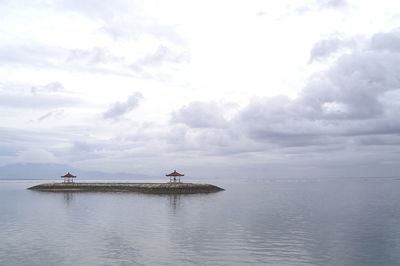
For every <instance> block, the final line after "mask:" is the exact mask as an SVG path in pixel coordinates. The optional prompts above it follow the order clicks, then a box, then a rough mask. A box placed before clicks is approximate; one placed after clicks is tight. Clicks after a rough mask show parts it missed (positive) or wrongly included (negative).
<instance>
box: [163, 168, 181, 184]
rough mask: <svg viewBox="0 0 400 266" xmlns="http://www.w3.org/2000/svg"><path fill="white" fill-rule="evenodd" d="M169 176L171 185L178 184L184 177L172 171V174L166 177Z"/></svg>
mask: <svg viewBox="0 0 400 266" xmlns="http://www.w3.org/2000/svg"><path fill="white" fill-rule="evenodd" d="M166 176H169V182H173V183H176V182H178V183H180V182H181V176H185V175H183V174H180V173H178V172H177V171H176V170H174V171H173V172H172V173H170V174H168V175H166Z"/></svg>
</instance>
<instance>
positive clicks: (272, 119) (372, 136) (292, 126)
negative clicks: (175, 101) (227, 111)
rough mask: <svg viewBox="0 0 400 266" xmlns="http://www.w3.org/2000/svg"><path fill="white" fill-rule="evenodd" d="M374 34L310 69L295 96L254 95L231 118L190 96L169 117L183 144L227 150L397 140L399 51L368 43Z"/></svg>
mask: <svg viewBox="0 0 400 266" xmlns="http://www.w3.org/2000/svg"><path fill="white" fill-rule="evenodd" d="M387 34H388V35H393V36H385V37H384V38H382V39H385V40H393V39H394V41H393V42H394V43H396V41H397V40H396V38H392V37H394V36H397V34H398V32H397V31H394V32H391V33H387ZM376 38H381V36H380V35H375V36H373V37H372V38H371V39H370V40H365V42H364V45H363V46H360V47H358V48H357V49H354V50H353V51H352V52H351V53H349V54H343V55H341V56H340V57H339V58H338V59H337V60H336V61H335V62H334V63H333V64H332V66H331V67H330V68H329V69H327V70H325V71H322V72H320V73H317V74H316V75H314V76H313V77H312V78H311V79H310V80H309V82H308V83H307V84H306V86H305V87H304V88H303V89H302V91H301V93H300V94H299V96H298V97H297V98H295V99H291V98H288V97H286V96H275V97H269V98H255V99H253V100H252V101H251V102H250V103H249V104H248V105H247V106H246V107H245V108H243V109H241V110H239V112H238V113H237V114H236V115H235V116H234V117H233V119H230V120H226V119H224V116H223V113H224V112H223V110H224V107H223V106H222V105H221V104H218V103H201V102H194V103H191V104H189V105H187V106H185V107H182V108H181V109H180V110H178V111H177V112H175V113H173V115H172V121H173V122H177V123H182V124H185V125H186V126H187V127H188V129H187V131H186V132H185V134H184V138H183V141H184V142H186V148H188V147H197V148H198V149H201V147H208V145H210V146H214V147H215V148H216V149H218V150H220V151H224V152H228V153H232V152H234V150H236V151H242V152H243V151H246V150H247V149H246V146H247V147H250V148H251V149H253V150H257V148H255V147H257V146H258V149H261V150H264V151H265V150H268V149H276V148H278V147H281V148H290V147H296V149H297V150H298V151H301V152H306V150H307V151H308V152H310V149H311V148H310V147H321V148H319V150H318V152H322V151H323V150H334V149H337V150H340V149H344V148H345V147H347V146H353V147H354V146H355V147H361V146H362V145H366V146H371V145H369V143H375V144H376V145H379V143H382V145H385V146H389V143H391V144H393V145H398V144H396V143H398V134H399V132H400V120H399V119H398V117H399V116H400V106H399V104H398V103H399V101H400V76H399V75H398V74H399V73H400V51H399V52H396V51H397V50H396V49H390V51H391V52H390V53H388V50H387V47H393V45H392V44H391V43H390V41H387V42H388V43H386V44H385V46H384V47H382V46H379V47H380V48H379V49H378V46H375V48H374V49H371V46H369V45H368V44H369V43H370V42H371V40H374V39H375V40H376ZM235 138H236V140H238V141H237V142H235V141H234V139H235ZM246 138H247V139H246ZM239 140H240V141H239ZM219 141H221V143H227V145H226V146H231V147H235V148H232V149H228V148H226V147H224V145H218V144H217V143H218V142H219ZM195 143H201V144H202V145H199V146H196V145H195ZM233 143H235V144H233ZM238 143H240V144H238ZM182 148H185V147H182ZM302 149H303V150H302Z"/></svg>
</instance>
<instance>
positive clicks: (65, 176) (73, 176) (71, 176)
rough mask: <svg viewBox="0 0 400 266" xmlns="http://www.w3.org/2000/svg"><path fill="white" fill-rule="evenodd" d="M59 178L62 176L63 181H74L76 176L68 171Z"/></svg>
mask: <svg viewBox="0 0 400 266" xmlns="http://www.w3.org/2000/svg"><path fill="white" fill-rule="evenodd" d="M61 178H64V181H63V182H64V183H74V178H76V175H71V174H70V173H69V172H68V173H67V174H66V175H63V176H61Z"/></svg>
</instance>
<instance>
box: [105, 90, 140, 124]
mask: <svg viewBox="0 0 400 266" xmlns="http://www.w3.org/2000/svg"><path fill="white" fill-rule="evenodd" d="M141 99H143V96H142V94H140V93H138V92H136V93H134V94H133V95H131V96H129V98H128V99H127V101H125V102H116V103H114V104H112V105H111V106H110V108H109V109H108V110H107V111H106V112H105V113H104V114H103V118H105V119H116V118H118V117H120V116H122V115H124V114H125V113H128V112H130V111H132V110H133V109H135V108H136V107H137V106H138V105H139V102H140V100H141Z"/></svg>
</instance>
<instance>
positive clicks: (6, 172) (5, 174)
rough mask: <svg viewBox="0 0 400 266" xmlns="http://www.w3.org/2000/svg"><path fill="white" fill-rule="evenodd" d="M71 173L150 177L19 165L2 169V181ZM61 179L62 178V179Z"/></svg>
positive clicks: (96, 176)
mask: <svg viewBox="0 0 400 266" xmlns="http://www.w3.org/2000/svg"><path fill="white" fill-rule="evenodd" d="M67 172H70V173H72V174H74V175H76V176H78V178H81V179H147V178H149V177H148V176H144V175H137V174H129V173H112V174H110V173H104V172H98V171H84V170H79V169H76V168H74V167H71V166H69V165H65V164H48V163H17V164H8V165H5V166H1V167H0V179H55V180H57V179H58V178H60V176H62V175H64V174H66V173H67ZM60 179H61V178H60Z"/></svg>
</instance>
